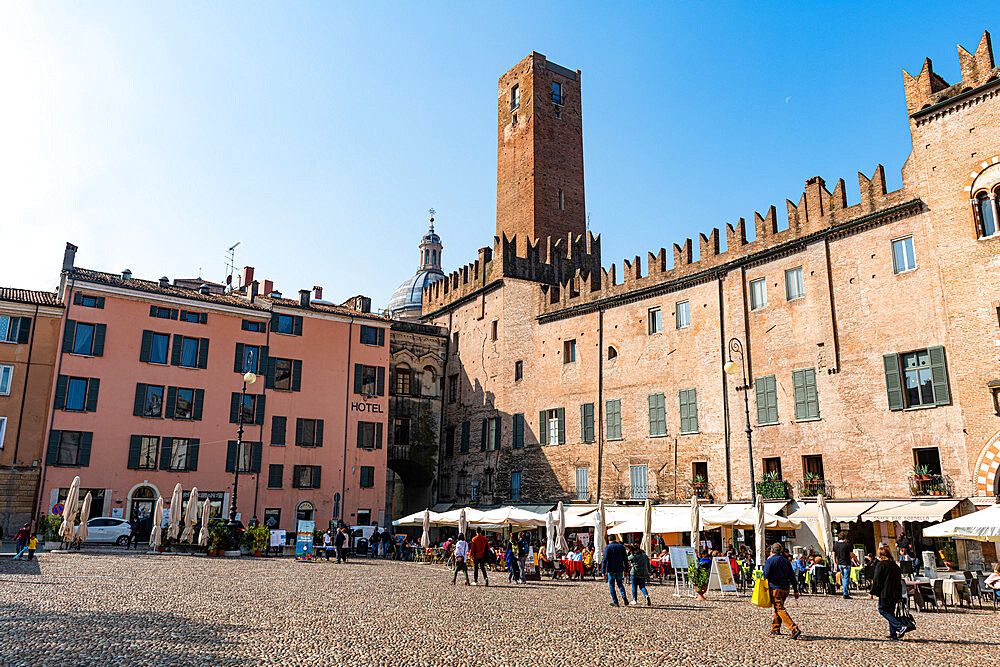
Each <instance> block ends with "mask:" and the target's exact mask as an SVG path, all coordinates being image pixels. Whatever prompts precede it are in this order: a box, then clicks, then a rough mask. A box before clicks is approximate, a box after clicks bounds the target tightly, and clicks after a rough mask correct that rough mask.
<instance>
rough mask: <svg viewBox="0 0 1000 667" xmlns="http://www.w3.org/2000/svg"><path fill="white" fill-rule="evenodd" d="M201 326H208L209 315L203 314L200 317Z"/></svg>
mask: <svg viewBox="0 0 1000 667" xmlns="http://www.w3.org/2000/svg"><path fill="white" fill-rule="evenodd" d="M198 323H199V324H208V313H202V314H201V315H199V316H198Z"/></svg>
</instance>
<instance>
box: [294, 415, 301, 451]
mask: <svg viewBox="0 0 1000 667" xmlns="http://www.w3.org/2000/svg"><path fill="white" fill-rule="evenodd" d="M295 446H296V447H301V446H302V417H298V418H296V419H295Z"/></svg>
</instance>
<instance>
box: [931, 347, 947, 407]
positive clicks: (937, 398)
mask: <svg viewBox="0 0 1000 667" xmlns="http://www.w3.org/2000/svg"><path fill="white" fill-rule="evenodd" d="M927 354H928V355H929V356H930V358H931V385H932V386H933V387H934V405H948V404H949V403H951V390H950V389H949V387H948V368H947V366H946V365H945V358H944V348H943V347H941V346H937V347H930V348H927Z"/></svg>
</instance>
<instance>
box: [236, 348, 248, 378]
mask: <svg viewBox="0 0 1000 667" xmlns="http://www.w3.org/2000/svg"><path fill="white" fill-rule="evenodd" d="M245 347H246V346H245V345H244V344H243V343H236V359H235V360H234V361H233V372H235V373H242V372H243V371H244V370H245V369H244V368H243V363H244V361H245V355H244V354H243V350H244V349H245Z"/></svg>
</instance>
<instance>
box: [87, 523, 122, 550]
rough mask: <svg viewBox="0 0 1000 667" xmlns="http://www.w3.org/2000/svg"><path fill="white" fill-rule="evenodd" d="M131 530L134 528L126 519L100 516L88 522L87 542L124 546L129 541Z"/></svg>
mask: <svg viewBox="0 0 1000 667" xmlns="http://www.w3.org/2000/svg"><path fill="white" fill-rule="evenodd" d="M131 530H132V527H131V526H129V524H128V521H126V520H125V519H114V518H112V517H110V516H98V517H94V518H93V519H91V520H90V521H88V522H87V541H88V542H114V543H115V544H118V545H123V544H125V542H126V541H127V540H128V534H129V532H131Z"/></svg>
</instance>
